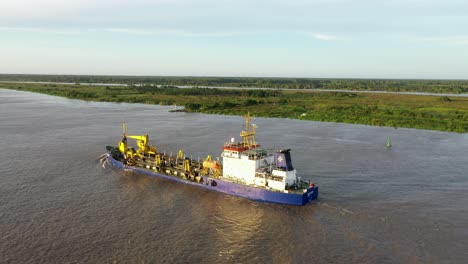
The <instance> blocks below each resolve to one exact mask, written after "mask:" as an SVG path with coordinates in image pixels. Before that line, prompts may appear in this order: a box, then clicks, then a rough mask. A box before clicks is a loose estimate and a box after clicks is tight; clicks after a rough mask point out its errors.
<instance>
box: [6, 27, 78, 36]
mask: <svg viewBox="0 0 468 264" xmlns="http://www.w3.org/2000/svg"><path fill="white" fill-rule="evenodd" d="M0 31H11V32H29V33H43V34H59V35H76V34H80V33H81V30H79V29H51V28H40V27H0Z"/></svg>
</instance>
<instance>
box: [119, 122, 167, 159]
mask: <svg viewBox="0 0 468 264" xmlns="http://www.w3.org/2000/svg"><path fill="white" fill-rule="evenodd" d="M122 127H123V138H122V140H121V141H120V142H119V150H120V152H121V153H123V154H124V155H125V157H128V158H133V157H135V156H136V157H140V158H143V157H144V156H145V155H150V154H152V155H156V153H157V151H158V149H157V148H156V147H155V146H151V145H148V143H149V136H148V134H144V135H127V124H125V123H123V125H122ZM127 138H133V139H135V140H136V142H137V146H138V150H136V151H135V150H134V149H133V148H129V147H128V143H127Z"/></svg>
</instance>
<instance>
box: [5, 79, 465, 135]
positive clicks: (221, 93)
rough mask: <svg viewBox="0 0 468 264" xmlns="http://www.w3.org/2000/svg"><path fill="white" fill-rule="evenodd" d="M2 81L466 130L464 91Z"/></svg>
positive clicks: (123, 97) (231, 109) (65, 91)
mask: <svg viewBox="0 0 468 264" xmlns="http://www.w3.org/2000/svg"><path fill="white" fill-rule="evenodd" d="M0 87H4V88H7V89H14V90H20V91H30V92H36V93H43V94H49V95H56V96H62V97H66V98H72V99H82V100H87V101H98V102H128V103H146V104H161V105H174V104H177V105H183V106H185V109H186V110H187V111H188V112H201V113H210V114H226V115H243V114H245V113H247V112H250V113H251V114H252V115H254V116H262V117H282V118H294V119H303V120H315V121H326V122H343V123H354V124H366V125H376V126H390V127H406V128H420V129H431V130H440V131H451V132H460V133H466V132H468V97H455V96H453V97H450V96H448V97H447V96H443V97H442V96H429V95H406V94H405V95H403V94H379V93H375V94H372V93H366V94H362V93H353V92H314V91H310V90H304V91H280V90H241V89H237V90H228V89H205V88H184V89H181V88H176V87H171V86H164V87H160V88H157V87H154V86H139V87H135V86H128V87H118V86H85V85H61V84H26V83H1V82H0Z"/></svg>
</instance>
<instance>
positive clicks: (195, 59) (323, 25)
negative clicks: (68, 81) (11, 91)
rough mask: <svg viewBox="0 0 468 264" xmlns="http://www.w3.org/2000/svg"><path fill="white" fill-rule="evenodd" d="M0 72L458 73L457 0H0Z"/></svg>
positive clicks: (461, 66) (466, 48) (464, 54)
mask: <svg viewBox="0 0 468 264" xmlns="http://www.w3.org/2000/svg"><path fill="white" fill-rule="evenodd" d="M0 73H24V74H92V75H154V76H166V75H171V76H253V77H309V78H412V79H420V78H421V79H468V1H466V0H443V1H439V0H386V1H383V0H296V1H295V0H265V1H263V0H250V1H249V0H198V1H189V0H152V1H150V0H0Z"/></svg>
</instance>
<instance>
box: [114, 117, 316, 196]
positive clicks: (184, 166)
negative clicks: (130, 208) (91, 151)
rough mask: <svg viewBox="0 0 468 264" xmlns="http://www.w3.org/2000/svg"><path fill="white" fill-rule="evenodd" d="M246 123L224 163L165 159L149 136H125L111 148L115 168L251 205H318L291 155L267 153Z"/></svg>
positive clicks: (179, 157) (226, 152)
mask: <svg viewBox="0 0 468 264" xmlns="http://www.w3.org/2000/svg"><path fill="white" fill-rule="evenodd" d="M250 121H251V118H250V115H247V117H246V123H245V124H246V130H242V131H241V133H240V136H241V137H242V139H243V140H242V142H236V141H235V139H234V138H232V139H231V141H230V142H227V143H225V144H224V146H223V148H222V150H223V151H222V154H221V157H222V163H221V162H220V161H218V160H213V159H212V158H211V156H208V157H207V158H206V159H205V160H202V161H200V160H194V159H190V158H188V157H186V156H185V154H184V152H183V151H182V150H180V151H179V153H178V155H176V156H173V155H167V154H165V153H161V152H159V151H158V149H157V148H156V147H155V146H151V145H149V137H148V135H138V136H132V135H127V133H126V126H125V124H124V135H123V138H122V140H121V141H120V142H119V146H115V147H114V146H107V147H106V149H107V157H108V161H109V162H110V164H112V165H113V166H114V167H116V168H119V169H130V170H133V171H136V172H140V173H144V174H147V175H150V176H157V177H162V178H166V179H170V180H174V181H178V182H182V183H186V184H190V185H194V186H198V187H202V188H206V189H209V190H213V191H217V192H222V193H226V194H231V195H235V196H240V197H245V198H248V199H252V200H256V201H262V202H270V203H279V204H290V205H305V204H307V203H309V202H310V201H312V200H314V199H317V197H318V186H317V185H315V184H314V183H310V182H306V181H304V180H301V178H300V177H298V176H296V170H295V169H294V168H293V166H292V160H291V153H290V149H284V150H277V151H275V152H274V153H268V152H267V151H266V150H264V149H262V148H261V147H260V145H259V144H258V143H257V142H256V141H255V134H256V128H257V127H256V126H255V125H253V124H250ZM128 138H132V139H135V140H136V141H137V145H138V149H136V150H135V149H134V148H131V147H129V146H128V143H127V140H128Z"/></svg>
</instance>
